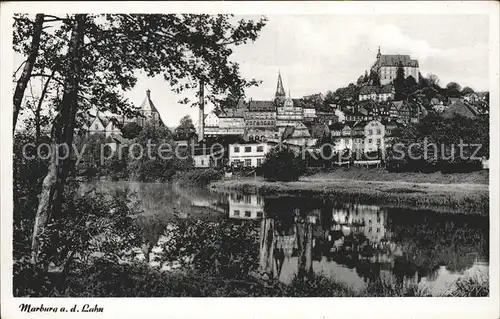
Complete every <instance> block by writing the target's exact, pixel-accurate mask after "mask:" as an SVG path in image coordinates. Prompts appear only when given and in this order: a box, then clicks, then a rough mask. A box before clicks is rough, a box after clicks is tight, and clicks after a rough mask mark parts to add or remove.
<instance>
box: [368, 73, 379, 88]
mask: <svg viewBox="0 0 500 319" xmlns="http://www.w3.org/2000/svg"><path fill="white" fill-rule="evenodd" d="M369 82H370V83H371V85H374V86H380V77H379V74H378V72H376V71H375V70H370V76H369Z"/></svg>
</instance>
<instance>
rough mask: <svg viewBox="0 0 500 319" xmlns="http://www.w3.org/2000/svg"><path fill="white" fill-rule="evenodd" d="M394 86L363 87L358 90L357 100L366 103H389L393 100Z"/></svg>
mask: <svg viewBox="0 0 500 319" xmlns="http://www.w3.org/2000/svg"><path fill="white" fill-rule="evenodd" d="M395 93H396V91H395V90H394V86H393V85H392V84H386V85H383V86H380V87H379V86H374V85H365V86H363V87H361V89H360V90H359V100H360V101H366V100H372V101H377V102H381V101H389V100H393V99H394V94H395Z"/></svg>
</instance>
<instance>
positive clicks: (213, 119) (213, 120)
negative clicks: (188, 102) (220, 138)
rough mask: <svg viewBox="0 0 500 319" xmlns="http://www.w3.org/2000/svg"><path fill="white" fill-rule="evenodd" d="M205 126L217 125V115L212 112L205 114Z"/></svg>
mask: <svg viewBox="0 0 500 319" xmlns="http://www.w3.org/2000/svg"><path fill="white" fill-rule="evenodd" d="M204 123H205V127H219V117H218V116H217V114H215V113H214V112H210V113H208V114H205V119H204Z"/></svg>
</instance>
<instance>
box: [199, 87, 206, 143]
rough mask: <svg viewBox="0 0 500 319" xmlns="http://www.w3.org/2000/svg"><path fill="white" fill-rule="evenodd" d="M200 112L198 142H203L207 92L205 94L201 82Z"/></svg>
mask: <svg viewBox="0 0 500 319" xmlns="http://www.w3.org/2000/svg"><path fill="white" fill-rule="evenodd" d="M199 98H200V101H199V104H200V106H199V107H200V111H199V124H198V125H199V126H200V127H199V130H198V142H201V141H203V138H204V134H205V133H204V127H205V111H204V110H205V92H204V83H203V81H202V80H200V96H199Z"/></svg>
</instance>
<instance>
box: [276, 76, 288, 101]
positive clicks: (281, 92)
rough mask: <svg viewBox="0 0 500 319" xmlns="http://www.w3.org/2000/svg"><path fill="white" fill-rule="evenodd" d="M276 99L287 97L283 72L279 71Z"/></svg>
mask: <svg viewBox="0 0 500 319" xmlns="http://www.w3.org/2000/svg"><path fill="white" fill-rule="evenodd" d="M275 96H276V97H286V93H285V88H284V87H283V81H282V80H281V71H278V84H277V85H276V95H275Z"/></svg>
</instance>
